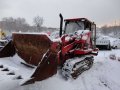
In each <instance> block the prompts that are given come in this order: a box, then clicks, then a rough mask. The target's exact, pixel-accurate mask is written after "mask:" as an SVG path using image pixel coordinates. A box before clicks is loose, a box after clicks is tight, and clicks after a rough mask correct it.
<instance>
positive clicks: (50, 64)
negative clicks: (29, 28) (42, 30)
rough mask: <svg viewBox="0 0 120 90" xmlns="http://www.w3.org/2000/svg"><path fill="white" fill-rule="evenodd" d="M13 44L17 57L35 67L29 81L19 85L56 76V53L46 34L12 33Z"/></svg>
mask: <svg viewBox="0 0 120 90" xmlns="http://www.w3.org/2000/svg"><path fill="white" fill-rule="evenodd" d="M13 43H14V46H15V48H16V53H17V54H18V56H20V57H21V58H22V59H23V60H24V61H25V62H26V63H27V64H31V65H35V66H37V68H36V69H35V71H34V73H33V74H32V75H31V77H30V78H31V79H30V80H28V81H26V82H24V83H22V84H21V85H27V84H30V83H34V82H35V81H41V80H44V79H46V78H48V77H50V76H52V75H54V74H56V72H57V52H56V51H55V47H53V46H55V45H54V42H52V41H51V40H50V39H49V37H48V36H47V35H46V34H22V33H13Z"/></svg>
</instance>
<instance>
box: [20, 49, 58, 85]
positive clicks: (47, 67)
mask: <svg viewBox="0 0 120 90" xmlns="http://www.w3.org/2000/svg"><path fill="white" fill-rule="evenodd" d="M56 73H57V55H56V53H55V52H53V50H49V51H47V52H46V54H45V57H44V58H43V59H42V60H41V62H40V63H39V64H38V66H37V68H36V70H35V72H34V73H33V75H32V76H31V79H29V80H27V81H26V82H24V83H23V84H22V85H28V84H32V83H34V82H35V81H41V80H44V79H47V78H49V77H51V76H52V75H54V74H56Z"/></svg>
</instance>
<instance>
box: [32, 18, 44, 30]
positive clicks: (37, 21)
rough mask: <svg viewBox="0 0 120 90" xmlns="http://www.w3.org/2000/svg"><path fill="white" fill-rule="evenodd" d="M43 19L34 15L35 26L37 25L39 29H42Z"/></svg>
mask: <svg viewBox="0 0 120 90" xmlns="http://www.w3.org/2000/svg"><path fill="white" fill-rule="evenodd" d="M43 21H44V20H43V18H42V17H40V16H36V17H34V19H33V22H34V24H35V26H36V27H37V30H38V31H41V27H42V24H43Z"/></svg>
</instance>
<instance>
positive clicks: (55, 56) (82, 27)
mask: <svg viewBox="0 0 120 90" xmlns="http://www.w3.org/2000/svg"><path fill="white" fill-rule="evenodd" d="M64 21H65V28H64V30H62V26H63V17H62V15H61V14H60V32H59V36H60V37H59V38H58V39H56V40H51V38H50V37H49V36H48V35H47V34H39V33H34V34H33V33H18V32H16V33H13V34H12V38H13V40H12V41H10V42H9V43H8V44H7V45H6V46H5V47H4V48H3V49H2V50H1V51H0V57H1V58H3V57H10V56H11V57H13V56H14V55H15V54H17V55H18V56H19V57H20V58H22V59H23V60H24V62H23V63H24V64H25V65H27V66H33V67H34V72H33V73H32V75H31V76H30V79H28V80H26V81H25V82H23V83H22V84H21V85H27V84H31V83H34V82H35V81H41V80H44V79H47V78H49V77H51V76H53V75H54V74H56V73H57V67H58V66H59V67H61V68H62V75H63V76H65V77H66V78H69V77H72V78H77V77H78V76H79V75H80V74H81V73H82V72H84V71H86V70H88V69H90V68H91V66H92V65H93V61H94V57H93V56H94V55H97V53H98V48H96V44H95V42H96V25H95V24H94V23H93V22H91V21H89V20H88V19H86V18H74V19H65V20H64ZM11 62H12V61H11ZM28 68H29V67H28ZM23 79H24V78H23Z"/></svg>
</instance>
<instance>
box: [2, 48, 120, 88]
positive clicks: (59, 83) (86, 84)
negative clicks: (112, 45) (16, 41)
mask: <svg viewBox="0 0 120 90" xmlns="http://www.w3.org/2000/svg"><path fill="white" fill-rule="evenodd" d="M119 54H120V50H119V49H113V50H111V51H109V50H108V51H104V50H103V51H99V54H98V56H95V60H94V64H93V66H92V68H91V69H89V70H87V71H85V72H83V73H82V74H81V75H80V76H79V77H78V78H77V79H72V78H69V79H68V80H66V79H65V78H63V77H62V75H61V70H60V69H58V72H57V74H56V75H54V76H52V77H50V78H48V79H46V80H43V81H38V82H35V83H34V84H29V85H25V86H21V83H22V82H24V80H26V79H28V78H29V77H30V76H31V75H32V73H33V72H34V69H32V68H27V67H26V66H24V65H23V64H21V63H20V61H21V60H22V59H20V58H19V57H18V56H17V55H15V56H14V57H8V58H0V66H3V68H0V90H119V89H120V61H119V60H120V57H119ZM113 56H114V57H113ZM5 69H6V71H4V70H5ZM10 73H12V74H13V75H10ZM20 77H22V78H24V79H18V78H20Z"/></svg>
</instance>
